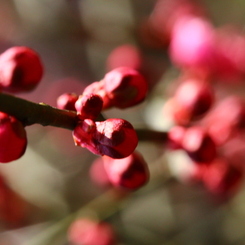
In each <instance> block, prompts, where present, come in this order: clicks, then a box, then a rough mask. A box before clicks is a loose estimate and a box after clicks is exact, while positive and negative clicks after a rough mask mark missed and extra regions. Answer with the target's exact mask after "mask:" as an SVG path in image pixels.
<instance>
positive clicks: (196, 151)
mask: <svg viewBox="0 0 245 245" xmlns="http://www.w3.org/2000/svg"><path fill="white" fill-rule="evenodd" d="M182 148H183V150H185V151H186V152H187V154H188V155H189V156H190V157H191V159H192V160H193V161H194V162H197V163H210V162H211V161H213V160H214V158H215V157H216V154H217V150H216V144H215V143H214V141H213V139H212V138H211V137H210V136H209V134H208V133H207V132H206V131H205V130H204V129H203V128H201V127H197V126H195V127H190V128H188V129H187V130H186V132H185V135H184V137H183V140H182Z"/></svg>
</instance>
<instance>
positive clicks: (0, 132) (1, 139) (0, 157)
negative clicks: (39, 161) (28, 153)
mask: <svg viewBox="0 0 245 245" xmlns="http://www.w3.org/2000/svg"><path fill="white" fill-rule="evenodd" d="M0 144H1V147H0V162H1V163H7V162H11V161H14V160H17V159H18V158H20V157H21V156H22V155H23V154H24V153H25V150H26V146H27V137H26V131H25V129H24V126H23V124H22V123H21V122H20V121H18V120H17V119H16V118H14V117H12V116H9V115H7V114H6V113H3V112H0Z"/></svg>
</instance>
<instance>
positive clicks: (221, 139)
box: [202, 96, 245, 145]
mask: <svg viewBox="0 0 245 245" xmlns="http://www.w3.org/2000/svg"><path fill="white" fill-rule="evenodd" d="M202 123H203V125H204V126H205V127H206V128H207V131H208V132H209V134H210V136H211V137H212V138H213V140H214V141H215V143H216V144H218V145H222V144H224V143H225V142H227V140H229V139H230V138H231V137H232V136H234V135H236V134H237V133H238V134H239V133H240V131H241V130H244V128H245V102H244V100H243V99H242V98H240V97H237V96H229V97H227V98H225V99H223V100H221V101H219V102H218V103H217V105H216V106H215V107H214V109H213V110H211V111H210V112H209V113H208V114H207V115H206V116H205V117H204V118H203V120H202Z"/></svg>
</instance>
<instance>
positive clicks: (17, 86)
mask: <svg viewBox="0 0 245 245" xmlns="http://www.w3.org/2000/svg"><path fill="white" fill-rule="evenodd" d="M42 74H43V65H42V63H41V61H40V58H39V56H38V54H37V53H36V52H35V51H33V50H32V49H30V48H27V47H13V48H10V49H8V50H6V51H5V52H3V53H2V54H1V55H0V89H1V90H2V91H3V92H4V91H6V92H23V91H30V90H32V89H33V88H35V87H36V86H37V85H38V83H39V82H40V80H41V78H42ZM24 126H25V125H24V124H23V122H21V121H20V120H18V119H16V118H15V117H14V116H13V115H9V114H7V113H3V112H0V144H1V151H0V162H1V163H7V162H11V161H14V160H17V159H18V158H20V157H21V156H22V155H23V154H24V153H25V150H26V145H27V136H26V131H25V127H24Z"/></svg>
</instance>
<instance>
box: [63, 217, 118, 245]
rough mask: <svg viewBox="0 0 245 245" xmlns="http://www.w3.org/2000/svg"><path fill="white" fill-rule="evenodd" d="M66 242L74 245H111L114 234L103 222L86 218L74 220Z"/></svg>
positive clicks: (113, 240)
mask: <svg viewBox="0 0 245 245" xmlns="http://www.w3.org/2000/svg"><path fill="white" fill-rule="evenodd" d="M68 240H69V241H70V242H71V243H72V244H74V245H113V244H115V241H116V239H115V233H114V231H113V229H112V227H111V226H110V225H109V224H108V223H105V222H97V221H94V220H92V219H88V218H81V219H78V220H75V221H74V222H73V223H72V224H71V225H70V227H69V230H68Z"/></svg>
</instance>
